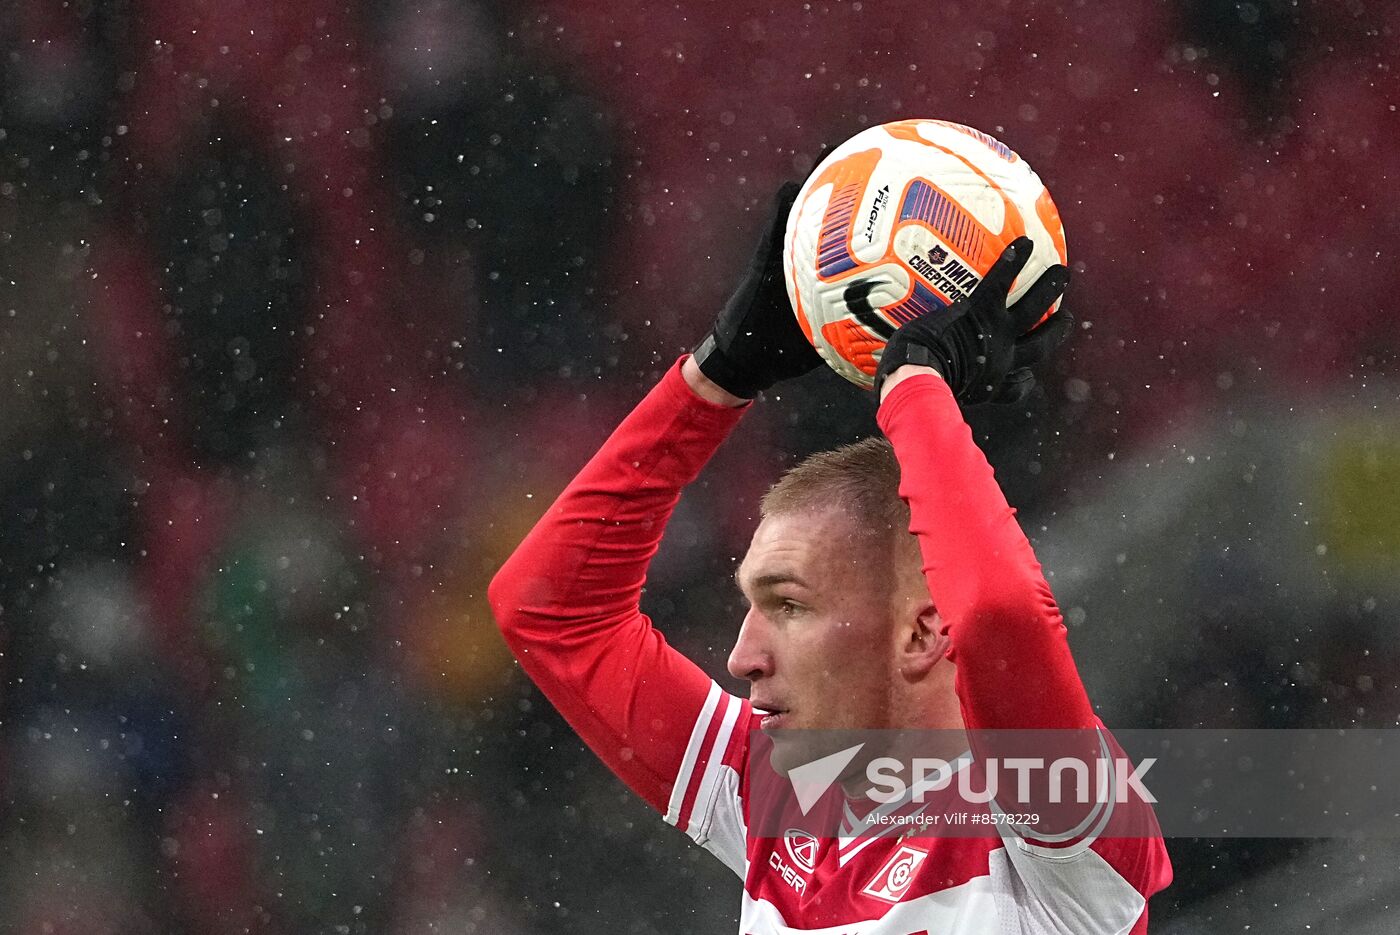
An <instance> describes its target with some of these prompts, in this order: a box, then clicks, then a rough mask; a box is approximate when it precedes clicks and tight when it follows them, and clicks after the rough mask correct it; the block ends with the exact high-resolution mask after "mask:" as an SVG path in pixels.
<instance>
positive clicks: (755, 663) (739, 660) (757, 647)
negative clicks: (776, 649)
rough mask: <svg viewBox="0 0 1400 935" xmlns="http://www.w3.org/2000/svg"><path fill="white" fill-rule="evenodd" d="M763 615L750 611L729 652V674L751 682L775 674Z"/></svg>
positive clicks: (751, 609)
mask: <svg viewBox="0 0 1400 935" xmlns="http://www.w3.org/2000/svg"><path fill="white" fill-rule="evenodd" d="M765 629H766V628H765V626H764V619H763V615H762V614H760V613H759V612H758V611H756V610H754V609H753V608H750V609H749V612H748V614H747V615H746V616H745V617H744V622H743V623H742V624H741V625H740V626H739V636H738V638H736V639H735V640H734V648H733V649H732V650H730V651H729V674H730V675H732V676H734V677H735V678H736V679H748V680H749V681H750V682H752V681H755V680H756V679H760V678H763V677H765V676H769V675H772V674H773V653H772V651H771V650H770V648H769V647H768V645H767V640H766V638H765V633H764V630H765Z"/></svg>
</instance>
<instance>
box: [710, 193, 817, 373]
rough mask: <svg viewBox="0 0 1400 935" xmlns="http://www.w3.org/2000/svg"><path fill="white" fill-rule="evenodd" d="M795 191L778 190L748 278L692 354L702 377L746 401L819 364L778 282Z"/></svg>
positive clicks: (782, 286) (780, 275) (814, 350)
mask: <svg viewBox="0 0 1400 935" xmlns="http://www.w3.org/2000/svg"><path fill="white" fill-rule="evenodd" d="M800 189H801V186H800V185H798V184H797V183H796V182H785V183H784V184H783V186H782V187H781V188H779V189H778V195H777V197H776V198H774V199H773V210H772V215H771V216H770V217H769V219H768V224H767V226H766V227H765V229H764V234H763V239H762V240H761V241H759V244H758V250H757V251H755V253H754V257H753V262H752V263H751V264H750V265H749V272H748V275H747V276H745V277H744V281H743V282H741V283H739V288H738V289H736V290H735V291H734V294H733V295H732V296H730V297H729V301H728V302H727V303H725V306H724V311H722V312H720V313H719V317H718V318H716V319H715V325H714V328H712V329H711V330H710V333H709V335H708V336H707V337H706V338H705V340H703V341H701V342H700V346H699V347H697V348H696V349H695V352H694V357H695V363H696V364H698V365H699V367H700V372H701V373H703V374H704V375H705V376H707V377H709V378H710V379H711V380H713V381H714V382H715V383H717V384H718V385H719V386H720V388H721V389H724V390H726V391H727V392H730V393H733V394H734V395H735V396H742V397H743V398H745V399H752V398H753V397H755V396H757V395H758V394H759V393H760V392H761V391H763V390H766V389H768V387H770V386H772V385H773V384H774V383H777V382H778V381H779V380H786V379H788V378H789V377H800V376H802V374H804V373H806V372H807V371H809V370H812V369H813V368H815V367H817V366H819V365H820V364H821V362H822V359H821V357H820V356H819V355H818V354H817V351H816V349H815V348H813V347H812V344H811V342H810V341H808V340H807V337H806V335H804V334H803V333H802V329H801V328H800V327H798V324H797V316H796V315H794V314H793V311H792V303H791V302H789V301H788V295H787V286H786V285H785V284H784V283H783V231H784V229H785V228H786V227H787V216H788V212H789V211H791V210H792V203H793V202H794V201H795V200H797V193H798V191H799V190H800Z"/></svg>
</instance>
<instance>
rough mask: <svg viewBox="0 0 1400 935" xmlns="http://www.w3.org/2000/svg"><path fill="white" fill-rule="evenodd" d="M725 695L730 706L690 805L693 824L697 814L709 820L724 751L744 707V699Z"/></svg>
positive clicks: (707, 755) (706, 756)
mask: <svg viewBox="0 0 1400 935" xmlns="http://www.w3.org/2000/svg"><path fill="white" fill-rule="evenodd" d="M723 695H724V703H725V704H726V705H728V707H726V708H725V709H724V720H723V721H722V722H721V723H720V725H719V733H717V734H715V742H714V744H713V745H711V747H710V749H709V750H708V751H707V752H706V754H705V774H704V775H703V776H702V777H701V778H700V788H699V789H697V790H696V791H695V801H694V802H693V803H692V804H691V806H690V823H691V825H694V824H695V818H696V816H697V815H699V816H700V817H701V818H704V819H707V820H708V813H709V810H710V805H711V803H712V802H714V796H715V783H716V781H717V780H718V779H719V770H720V767H721V766H723V765H724V752H725V751H726V750H728V749H729V735H730V734H732V733H733V732H734V722H735V721H736V720H737V719H738V717H739V712H740V711H742V710H743V708H744V702H743V699H741V698H737V697H735V696H734V695H731V694H729V693H728V692H725V693H723ZM696 726H697V727H698V726H699V725H696Z"/></svg>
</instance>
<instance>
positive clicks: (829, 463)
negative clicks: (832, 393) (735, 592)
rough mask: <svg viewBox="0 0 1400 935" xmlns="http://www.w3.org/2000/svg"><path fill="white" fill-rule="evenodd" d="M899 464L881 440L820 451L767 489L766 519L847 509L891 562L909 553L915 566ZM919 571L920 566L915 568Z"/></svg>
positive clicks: (763, 507) (914, 544)
mask: <svg viewBox="0 0 1400 935" xmlns="http://www.w3.org/2000/svg"><path fill="white" fill-rule="evenodd" d="M899 478H900V471H899V461H898V460H897V459H896V458H895V456H894V446H892V445H891V444H890V443H889V442H888V441H887V440H886V439H884V438H880V437H878V436H876V437H872V438H864V439H861V440H860V441H858V442H853V443H852V444H849V445H842V446H841V447H840V448H833V449H832V450H830V451H819V452H817V453H816V454H814V455H810V456H809V457H807V458H806V459H805V460H803V461H802V462H801V463H800V464H798V465H797V466H795V467H793V468H791V469H790V470H789V471H788V472H787V473H786V474H784V475H783V476H782V477H781V478H779V480H778V482H777V483H776V484H774V485H773V486H772V487H771V488H769V490H768V493H766V494H765V495H764V497H763V502H762V504H761V505H760V508H759V512H760V515H761V516H763V517H768V516H772V515H774V514H784V515H790V514H793V513H802V512H819V511H825V510H830V509H840V510H843V511H844V512H845V513H846V514H847V516H848V517H849V518H850V520H851V522H852V524H853V525H854V527H855V531H856V532H858V533H862V534H864V535H866V536H867V537H868V538H869V540H870V541H871V544H872V545H873V546H875V547H876V548H881V549H882V551H883V550H885V549H887V550H888V551H887V552H885V555H887V556H889V557H893V556H894V555H895V554H896V552H895V549H897V548H900V547H903V548H906V549H908V550H909V551H908V553H907V554H909V555H912V557H913V558H914V559H915V561H916V562H917V560H918V549H917V542H916V540H915V539H914V537H913V536H912V535H910V534H909V506H908V504H906V503H905V502H904V501H903V500H901V499H900V498H899ZM916 567H917V566H916Z"/></svg>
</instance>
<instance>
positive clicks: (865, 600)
mask: <svg viewBox="0 0 1400 935" xmlns="http://www.w3.org/2000/svg"><path fill="white" fill-rule="evenodd" d="M866 541H867V540H865V539H864V538H862V537H858V536H856V535H854V533H853V527H852V525H851V521H850V519H849V518H848V517H847V516H846V514H845V513H843V512H841V511H840V510H829V511H825V512H819V513H797V514H792V515H783V514H778V515H773V516H769V517H766V518H765V519H764V520H763V522H761V523H760V524H759V526H758V529H757V530H756V531H755V532H754V536H753V542H752V544H751V545H750V546H749V552H748V555H747V556H745V558H744V561H743V564H742V565H740V567H739V573H738V580H739V588H740V590H742V591H743V593H744V596H745V597H746V598H747V599H748V601H749V603H750V608H749V611H748V614H747V615H746V616H745V617H744V623H743V625H742V627H741V628H740V630H739V638H738V640H737V641H736V642H735V644H734V650H733V651H732V652H731V653H730V655H729V672H730V674H732V675H734V676H735V677H736V678H743V679H748V681H749V684H750V686H751V688H750V699H751V701H752V702H753V705H754V707H755V708H758V709H761V710H763V711H768V712H771V713H769V714H768V715H767V716H765V717H764V719H763V728H764V730H770V729H779V728H781V729H788V728H824V729H849V728H874V727H886V726H890V685H891V684H892V680H893V677H894V666H895V659H894V646H895V642H896V640H895V635H894V630H895V628H894V626H893V624H892V602H891V592H890V588H891V584H890V578H889V576H888V575H887V574H872V573H871V570H872V569H871V564H872V563H871V559H870V557H869V554H868V553H869V547H868V545H866V544H865V543H866Z"/></svg>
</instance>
